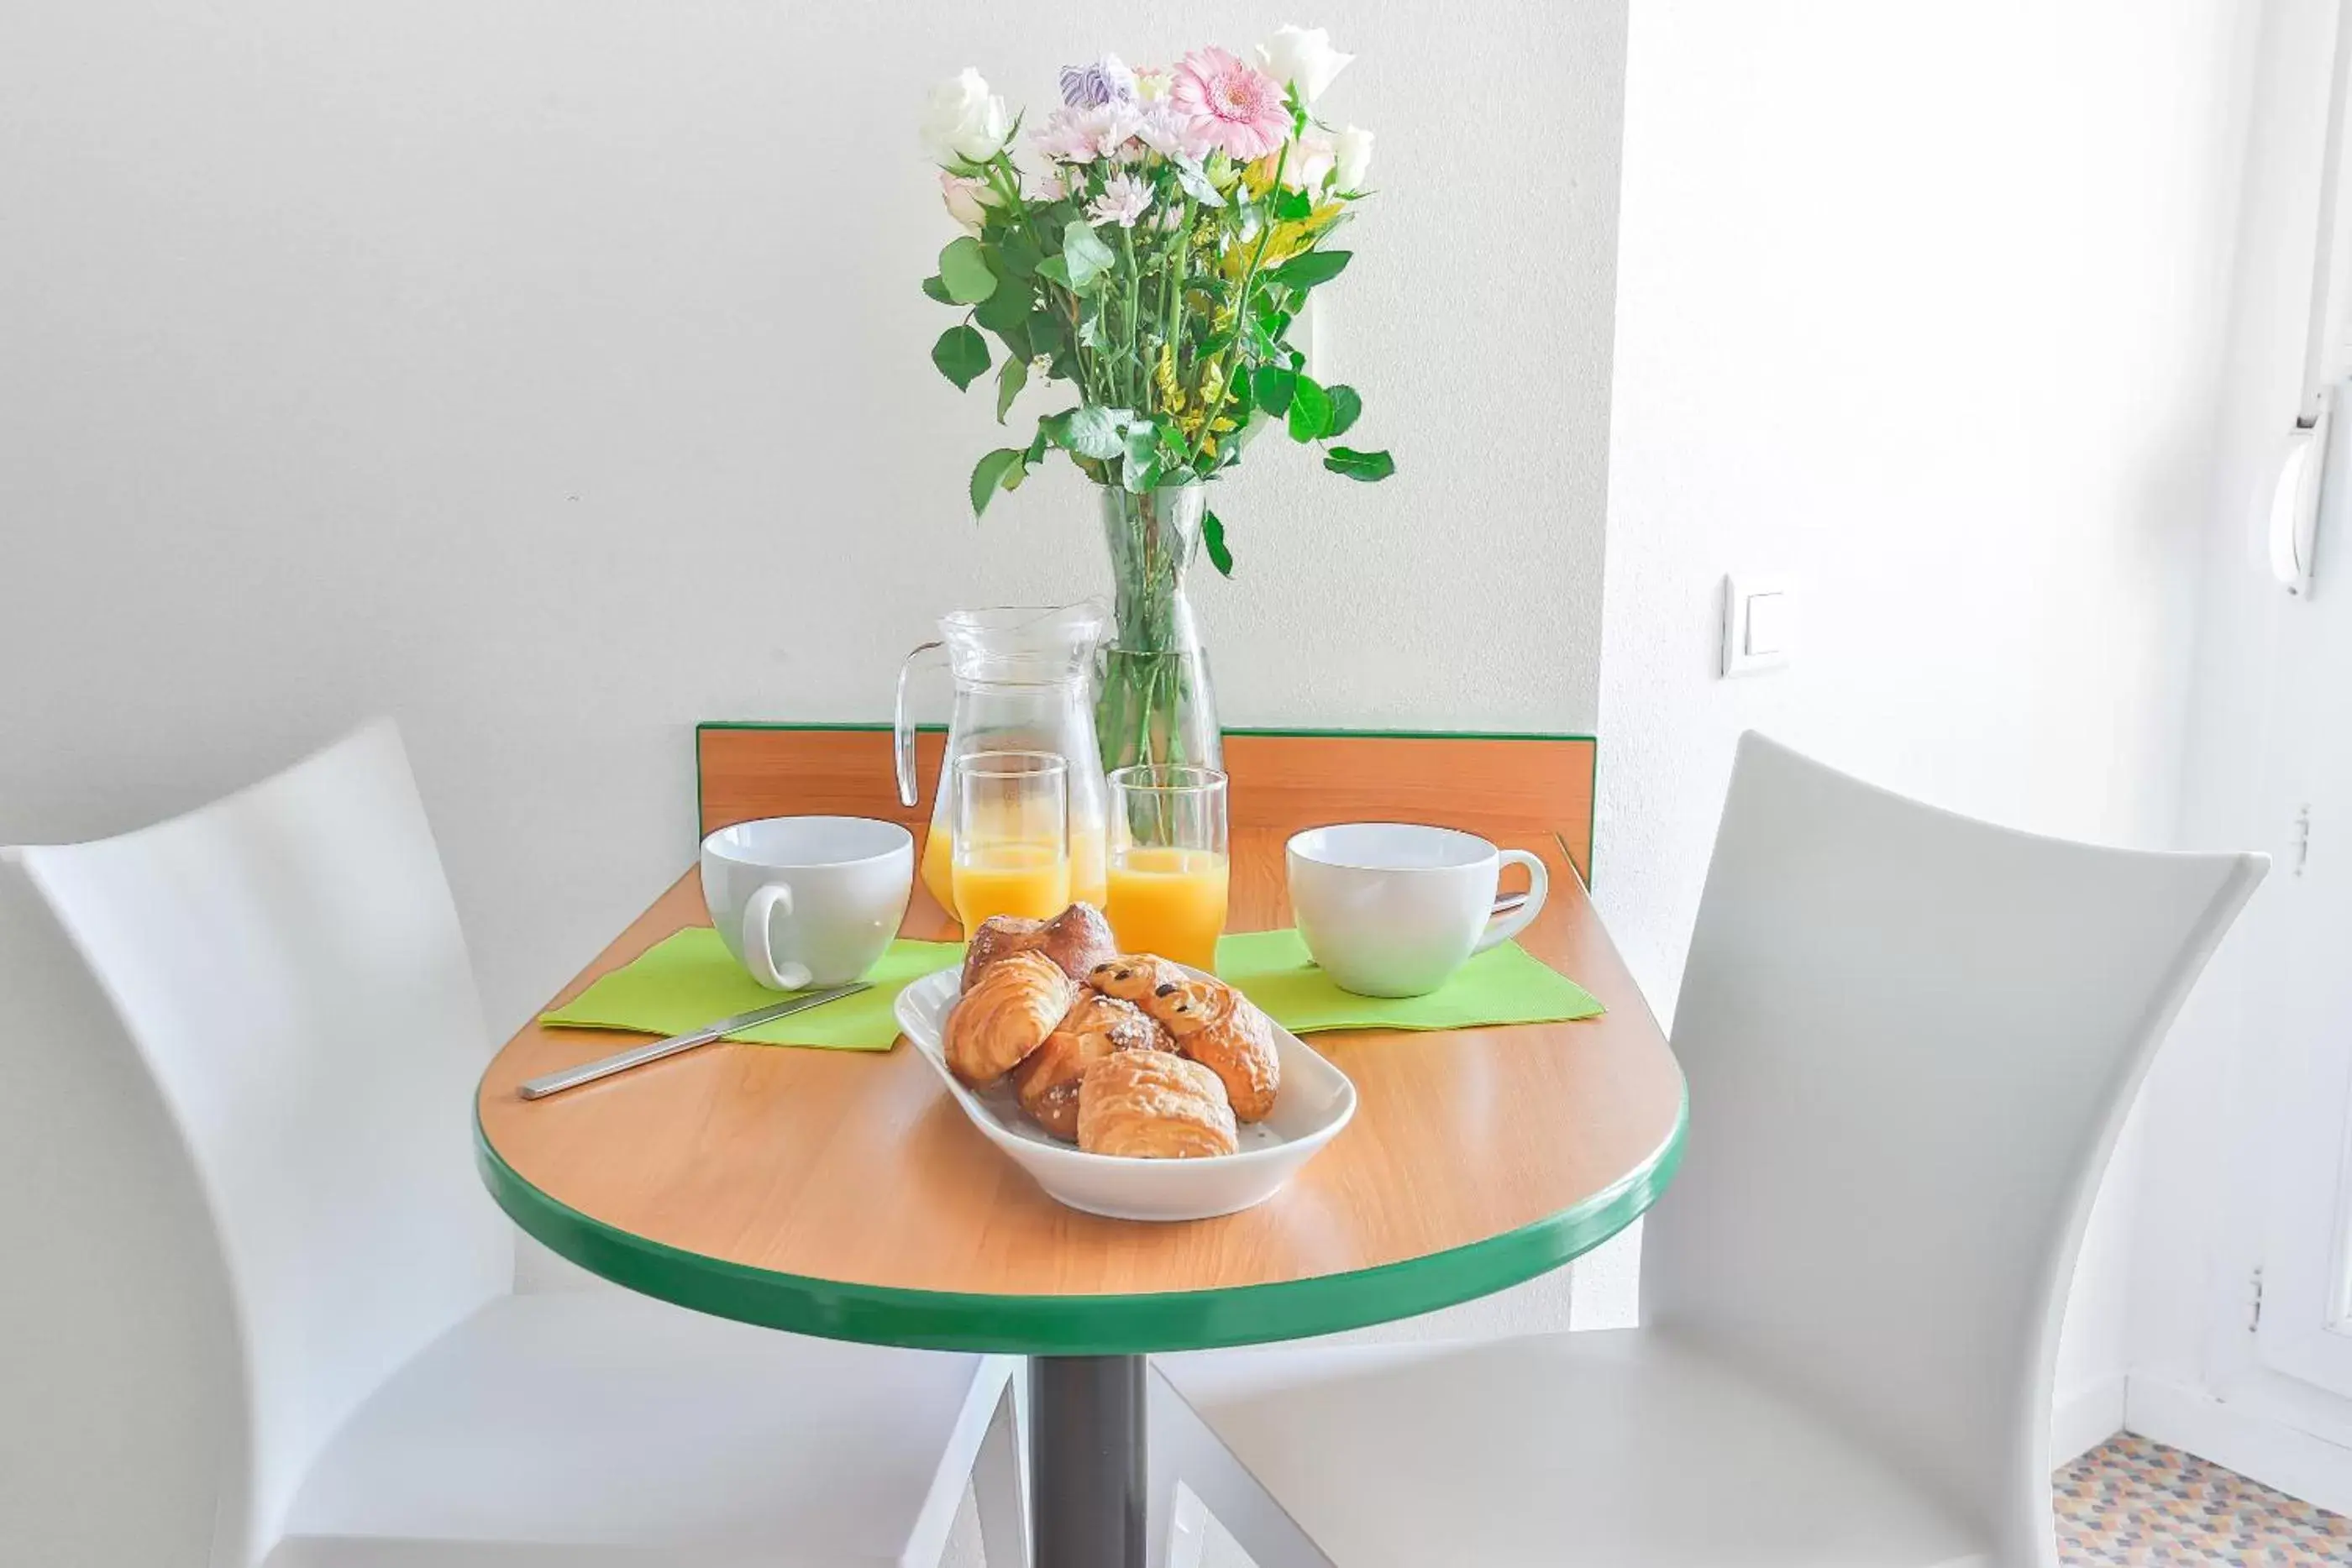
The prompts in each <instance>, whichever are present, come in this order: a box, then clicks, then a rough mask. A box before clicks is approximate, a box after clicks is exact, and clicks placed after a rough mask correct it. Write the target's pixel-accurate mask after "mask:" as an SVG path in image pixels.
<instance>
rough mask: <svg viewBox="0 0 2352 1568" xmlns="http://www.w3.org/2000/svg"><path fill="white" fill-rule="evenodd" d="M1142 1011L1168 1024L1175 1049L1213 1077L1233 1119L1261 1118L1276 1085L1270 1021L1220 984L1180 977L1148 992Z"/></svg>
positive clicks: (1277, 1065)
mask: <svg viewBox="0 0 2352 1568" xmlns="http://www.w3.org/2000/svg"><path fill="white" fill-rule="evenodd" d="M1143 1007H1144V1010H1145V1011H1147V1012H1149V1013H1150V1015H1151V1016H1152V1017H1153V1018H1156V1019H1159V1020H1160V1022H1161V1023H1163V1024H1166V1025H1167V1026H1168V1032H1169V1033H1170V1034H1172V1035H1174V1036H1175V1037H1176V1049H1177V1050H1178V1051H1181V1052H1183V1053H1184V1054H1185V1055H1186V1056H1189V1057H1191V1058H1192V1060H1193V1061H1197V1062H1199V1063H1200V1064H1201V1065H1202V1066H1203V1067H1205V1068H1207V1069H1208V1070H1209V1071H1212V1072H1213V1073H1215V1074H1216V1075H1217V1077H1218V1079H1219V1080H1220V1081H1221V1082H1223V1084H1224V1086H1225V1094H1226V1097H1227V1098H1228V1099H1229V1100H1231V1101H1232V1103H1233V1107H1234V1115H1236V1116H1238V1117H1240V1118H1241V1119H1242V1120H1243V1121H1244V1122H1260V1121H1264V1120H1265V1117H1266V1114H1267V1113H1269V1112H1271V1111H1272V1110H1273V1109H1274V1097H1275V1094H1276V1092H1277V1091H1279V1090H1280V1089H1281V1087H1282V1058H1281V1056H1280V1054H1279V1053H1277V1052H1276V1050H1275V1044H1274V1021H1273V1020H1272V1019H1269V1018H1267V1017H1266V1016H1265V1014H1264V1013H1263V1012H1261V1011H1259V1010H1258V1007H1257V1004H1256V1003H1255V1002H1253V1001H1251V1000H1250V999H1249V998H1247V997H1245V996H1244V995H1242V994H1241V993H1240V992H1239V991H1237V990H1235V989H1234V988H1233V987H1231V986H1228V985H1226V984H1225V983H1224V982H1223V981H1222V980H1196V979H1193V978H1192V977H1190V976H1186V977H1181V978H1180V979H1174V980H1169V981H1164V982H1162V983H1161V984H1160V985H1158V986H1156V987H1154V988H1152V991H1151V994H1150V996H1149V997H1147V998H1144V1002H1143Z"/></svg>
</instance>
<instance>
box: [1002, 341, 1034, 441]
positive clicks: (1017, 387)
mask: <svg viewBox="0 0 2352 1568" xmlns="http://www.w3.org/2000/svg"><path fill="white" fill-rule="evenodd" d="M1028 384H1029V361H1026V360H1024V359H1022V358H1021V357H1020V356H1019V355H1017V354H1016V355H1013V356H1011V357H1009V358H1008V359H1006V360H1005V361H1004V366H1003V369H1002V370H1000V371H997V372H996V423H999V424H1003V423H1004V411H1005V410H1006V409H1009V408H1011V407H1012V406H1013V399H1014V398H1016V397H1019V396H1020V395H1021V389H1022V388H1023V387H1025V386H1027V385H1028Z"/></svg>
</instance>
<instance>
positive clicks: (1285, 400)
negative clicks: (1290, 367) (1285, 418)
mask: <svg viewBox="0 0 2352 1568" xmlns="http://www.w3.org/2000/svg"><path fill="white" fill-rule="evenodd" d="M1297 384H1298V377H1297V374H1296V373H1295V372H1293V371H1286V370H1284V369H1283V368H1282V367H1281V366H1279V365H1260V366H1259V367H1258V368H1257V369H1256V370H1255V371H1252V372H1251V373H1250V392H1251V394H1252V395H1253V396H1254V397H1255V398H1256V399H1257V406H1258V407H1260V408H1262V409H1264V410H1265V412H1266V413H1276V414H1278V413H1285V412H1286V411H1287V410H1288V409H1289V407H1290V393H1291V389H1292V388H1294V387H1296V386H1297Z"/></svg>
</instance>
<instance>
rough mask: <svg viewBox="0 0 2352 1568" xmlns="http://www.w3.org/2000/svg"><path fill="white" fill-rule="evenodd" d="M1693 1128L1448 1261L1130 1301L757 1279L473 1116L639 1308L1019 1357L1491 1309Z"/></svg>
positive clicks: (1580, 1243)
mask: <svg viewBox="0 0 2352 1568" xmlns="http://www.w3.org/2000/svg"><path fill="white" fill-rule="evenodd" d="M1689 1125H1690V1088H1689V1085H1688V1084H1687V1083H1685V1085H1684V1088H1683V1092H1682V1099H1681V1103H1680V1104H1679V1106H1678V1107H1677V1108H1676V1110H1675V1124H1674V1127H1673V1129H1672V1131H1670V1132H1669V1133H1668V1134H1666V1138H1665V1141H1664V1143H1663V1144H1661V1145H1658V1147H1657V1149H1656V1150H1655V1151H1654V1152H1653V1153H1652V1154H1651V1155H1650V1156H1649V1157H1648V1158H1647V1159H1646V1160H1644V1161H1643V1163H1642V1165H1641V1166H1638V1167H1637V1168H1635V1169H1634V1170H1633V1171H1630V1172H1628V1173H1627V1174H1626V1175H1625V1176H1622V1177H1621V1178H1620V1179H1619V1180H1617V1181H1616V1182H1614V1183H1612V1185H1611V1186H1607V1187H1604V1188H1602V1189H1601V1191H1600V1192H1597V1193H1595V1194H1593V1195H1592V1196H1591V1197H1589V1198H1586V1199H1585V1200H1584V1201H1583V1202H1581V1203H1580V1204H1577V1205H1576V1206H1575V1207H1571V1208H1567V1209H1563V1210H1561V1211H1560V1212H1559V1213H1558V1214H1554V1215H1551V1216H1549V1217H1547V1218H1543V1219H1538V1220H1536V1221H1534V1222H1533V1223H1531V1224H1528V1225H1525V1226H1522V1227H1520V1228H1518V1229H1517V1230H1510V1231H1506V1232H1504V1233H1503V1234H1501V1235H1499V1236H1492V1237H1488V1238H1487V1239H1485V1240H1483V1241H1475V1242H1472V1243H1470V1244H1469V1245H1467V1246H1465V1247H1456V1248H1453V1249H1448V1250H1446V1251H1444V1252H1433V1253H1430V1254H1429V1255H1427V1256H1425V1257H1421V1258H1410V1259H1406V1260H1402V1261H1400V1262H1395V1263H1383V1264H1381V1265H1379V1266H1377V1267H1375V1268H1370V1269H1360V1270H1353V1271H1350V1272H1348V1273H1342V1274H1321V1275H1317V1276H1315V1277H1313V1278H1311V1279H1306V1280H1286V1281H1279V1282H1276V1283H1272V1284H1265V1285H1239V1286H1234V1287H1231V1288H1229V1289H1224V1290H1214V1291H1162V1292H1157V1293H1152V1294H1146V1295H1124V1296H1077V1295H1074V1296H999V1295H967V1294H962V1293H960V1292H955V1291H909V1290H904V1289H900V1288H898V1287H896V1286H887V1285H860V1284H850V1283H845V1282H843V1281H835V1280H819V1279H813V1278H808V1277H805V1276H803V1275H797V1274H784V1273H777V1272H773V1271H771V1270H765V1269H755V1268H751V1267H750V1266H749V1265H746V1264H742V1263H733V1262H729V1261H727V1260H724V1259H719V1258H712V1257H709V1256H707V1255H705V1254H703V1253H699V1252H688V1251H685V1250H682V1249H678V1248H675V1247H670V1246H667V1245H665V1244H664V1243H662V1242H658V1241H653V1240H648V1239H646V1238H645V1237H642V1236H638V1235H635V1234H634V1233H632V1232H630V1231H626V1230H622V1229H620V1228H616V1227H614V1226H610V1225H607V1224H605V1223H604V1222H603V1221H602V1220H597V1219H592V1218H589V1217H588V1216H587V1215H584V1214H583V1213H581V1212H580V1211H579V1210H578V1209H575V1208H573V1207H571V1206H570V1205H568V1204H565V1203H563V1202H562V1201H561V1200H559V1199H557V1198H554V1197H549V1196H548V1195H547V1194H546V1193H544V1192H541V1190H540V1189H539V1188H537V1187H535V1186H532V1185H531V1184H530V1182H529V1181H527V1180H525V1179H524V1177H523V1176H521V1174H520V1173H519V1172H518V1171H516V1170H515V1168H514V1167H513V1166H509V1165H508V1164H507V1162H506V1160H505V1159H504V1158H503V1157H501V1156H500V1155H499V1152H498V1150H497V1149H495V1148H493V1147H492V1146H491V1145H490V1141H489V1138H488V1134H485V1133H484V1132H483V1130H482V1121H481V1114H480V1109H479V1101H478V1099H477V1103H476V1110H475V1114H474V1163H475V1166H476V1167H477V1168H478V1170H479V1171H480V1173H481V1176H482V1181H483V1185H485V1186H488V1188H489V1191H490V1196H491V1197H493V1198H494V1199H496V1200H497V1202H498V1205H499V1207H500V1208H502V1209H504V1210H505V1211H506V1213H507V1215H508V1217H509V1218H511V1219H512V1220H513V1221H514V1222H515V1223H516V1224H517V1225H519V1226H520V1227H521V1228H523V1230H524V1231H525V1232H527V1233H528V1234H529V1235H530V1236H532V1237H534V1238H535V1239H538V1240H539V1241H540V1242H541V1243H542V1244H544V1245H545V1246H547V1247H548V1248H550V1249H552V1250H554V1251H555V1252H557V1253H558V1254H560V1255H562V1257H565V1258H568V1259H570V1260H572V1262H574V1263H577V1264H579V1265H580V1266H581V1267H582V1268H583V1269H586V1270H589V1271H590V1272H591V1273H593V1274H600V1275H602V1276H603V1277H604V1278H605V1279H607V1280H610V1281H613V1282H614V1284H617V1285H623V1286H625V1287H627V1288H628V1289H629V1290H632V1291H636V1292H638V1293H639V1294H641V1295H646V1296H653V1297H656V1298H658V1299H660V1300H662V1301H669V1302H672V1303H674V1304H676V1305H677V1306H681V1307H688V1308H691V1309H692V1310H694V1311H696V1312H708V1313H709V1314H711V1315H712V1316H714V1317H721V1318H732V1319H734V1320H735V1321H737V1322H747V1323H756V1324H758V1325H760V1326H761V1327H762V1328H772V1329H785V1330H789V1331H790V1332H792V1333H804V1334H814V1335H815V1336H817V1337H819V1338H823V1339H839V1340H854V1341H857V1342H859V1343H866V1344H887V1345H899V1346H904V1347H907V1348H909V1349H916V1350H946V1351H968V1352H989V1353H995V1354H1015V1355H1140V1354H1150V1353H1154V1352H1164V1351H1183V1350H1217V1349H1222V1348H1224V1347H1226V1346H1229V1345H1241V1344H1259V1343H1267V1342H1271V1341H1276V1340H1295V1339H1307V1338H1310V1337H1312V1336H1314V1335H1317V1334H1327V1333H1339V1332H1340V1331H1342V1330H1344V1329H1353V1328H1362V1327H1364V1326H1366V1325H1367V1324H1370V1323H1380V1322H1393V1321H1395V1320H1397V1319H1399V1318H1409V1317H1414V1316H1418V1315H1419V1314H1421V1313H1423V1312H1434V1311H1436V1310H1437V1309H1438V1308H1440V1307H1450V1306H1453V1305H1454V1304H1456V1303H1457V1302H1461V1301H1473V1300H1475V1299H1476V1298H1478V1297H1480V1296H1486V1295H1492V1294H1493V1293H1494V1292H1496V1291H1501V1290H1505V1289H1507V1288H1508V1287H1510V1286H1512V1285H1517V1284H1520V1283H1522V1282H1524V1281H1528V1280H1532V1279H1534V1278H1535V1277H1536V1276H1538V1274H1545V1273H1549V1272H1550V1271H1551V1270H1554V1269H1557V1268H1559V1267H1560V1266H1561V1265H1562V1264H1565V1263H1568V1262H1570V1261H1571V1260H1574V1259H1576V1258H1578V1257H1580V1256H1581V1255H1582V1254H1584V1253H1586V1252H1589V1251H1591V1249H1593V1248H1595V1247H1598V1246H1599V1245H1601V1243H1602V1242H1603V1241H1606V1240H1608V1239H1610V1238H1611V1237H1612V1236H1614V1235H1616V1234H1617V1233H1618V1232H1619V1231H1621V1230H1622V1229H1624V1228H1625V1227H1627V1226H1628V1225H1631V1224H1632V1223H1633V1221H1634V1220H1635V1219H1637V1218H1640V1217H1641V1216H1642V1214H1643V1211H1645V1210H1646V1209H1648V1208H1649V1207H1650V1206H1651V1205H1652V1204H1654V1203H1655V1202H1656V1201H1657V1200H1658V1197H1659V1195H1661V1194H1662V1193H1664V1191H1665V1190H1666V1187H1667V1186H1668V1185H1669V1184H1671V1183H1672V1182H1673V1180H1674V1178H1675V1171H1676V1170H1677V1169H1678V1168H1680V1166H1681V1165H1682V1157H1683V1144H1684V1138H1685V1133H1686V1132H1687V1130H1688V1128H1689Z"/></svg>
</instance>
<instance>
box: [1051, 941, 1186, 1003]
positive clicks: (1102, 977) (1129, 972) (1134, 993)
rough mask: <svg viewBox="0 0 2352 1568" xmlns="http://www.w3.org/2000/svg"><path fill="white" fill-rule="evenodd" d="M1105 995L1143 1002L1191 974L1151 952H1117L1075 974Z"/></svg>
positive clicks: (1121, 999) (1126, 1000)
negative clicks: (1163, 987) (1106, 961)
mask: <svg viewBox="0 0 2352 1568" xmlns="http://www.w3.org/2000/svg"><path fill="white" fill-rule="evenodd" d="M1079 978H1080V979H1082V980H1084V981H1086V983H1087V985H1089V986H1092V987H1093V988H1095V989H1096V990H1098V991H1100V992H1101V993H1102V994H1103V995H1105V996H1107V997H1117V998H1118V999H1119V1000H1120V1001H1123V1002H1138V1003H1140V1002H1142V1001H1143V1000H1144V999H1145V998H1148V997H1150V995H1151V993H1152V992H1154V991H1156V990H1158V989H1159V988H1160V987H1162V986H1164V985H1168V984H1170V983H1171V982H1173V981H1176V980H1182V979H1189V978H1191V977H1190V976H1188V975H1186V974H1185V973H1184V971H1183V970H1182V969H1181V968H1180V967H1177V966H1176V965H1174V964H1171V963H1170V962H1169V961H1168V960H1167V959H1165V958H1162V957H1160V956H1158V955H1157V954H1154V953H1117V954H1113V955H1112V956H1111V958H1110V961H1109V962H1108V963H1104V964H1097V965H1096V966H1095V967H1093V968H1091V969H1088V970H1087V972H1086V973H1085V974H1083V975H1081V976H1079Z"/></svg>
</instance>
